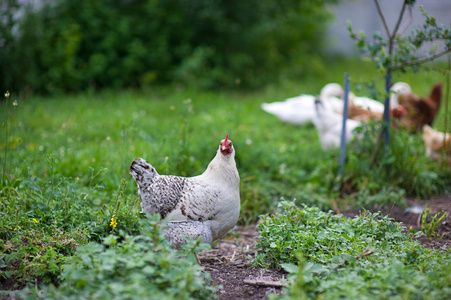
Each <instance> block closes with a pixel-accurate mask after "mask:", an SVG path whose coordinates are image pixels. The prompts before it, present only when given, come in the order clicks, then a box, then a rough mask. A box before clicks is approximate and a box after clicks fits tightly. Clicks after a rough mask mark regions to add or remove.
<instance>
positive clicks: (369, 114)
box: [348, 95, 407, 122]
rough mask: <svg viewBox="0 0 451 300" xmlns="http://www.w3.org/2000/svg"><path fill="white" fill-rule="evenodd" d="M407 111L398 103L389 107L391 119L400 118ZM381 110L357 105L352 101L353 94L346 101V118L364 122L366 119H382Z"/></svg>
mask: <svg viewBox="0 0 451 300" xmlns="http://www.w3.org/2000/svg"><path fill="white" fill-rule="evenodd" d="M405 113H407V110H406V109H405V107H404V106H402V105H399V106H396V107H393V108H392V109H390V116H391V118H392V119H400V118H401V117H402V115H404V114H405ZM383 115H384V114H383V112H379V111H371V110H369V109H366V108H363V107H361V106H358V105H356V104H355V103H354V100H353V96H352V95H351V97H349V102H348V119H352V120H356V121H360V122H365V121H368V120H374V119H378V120H382V117H383Z"/></svg>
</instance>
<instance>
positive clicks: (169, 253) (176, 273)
mask: <svg viewBox="0 0 451 300" xmlns="http://www.w3.org/2000/svg"><path fill="white" fill-rule="evenodd" d="M143 227H144V229H143V234H144V235H136V236H130V235H126V234H125V233H124V232H121V233H120V235H119V236H117V235H110V236H108V237H106V238H105V239H104V240H103V242H102V243H90V244H88V245H86V246H83V247H79V248H78V249H77V251H76V253H75V255H74V256H72V257H70V258H68V259H67V262H66V265H65V266H64V272H63V273H62V274H61V279H62V282H61V284H60V285H59V286H58V288H54V287H50V289H49V290H48V291H44V295H43V298H44V299H93V298H96V299H119V298H120V299H136V298H140V299H150V298H152V299H154V298H161V299H209V298H213V293H214V292H215V291H216V288H215V287H214V286H211V285H210V280H211V279H210V275H209V274H208V273H206V272H201V271H202V269H203V268H202V267H200V266H199V265H197V263H196V261H195V260H194V261H191V260H189V259H183V258H186V257H187V254H188V253H191V251H197V250H195V249H196V248H199V247H198V245H197V243H195V242H192V243H189V244H188V245H187V246H186V247H185V250H181V251H179V252H178V253H175V252H174V250H173V249H172V248H171V247H170V245H169V243H168V242H167V241H166V240H165V239H164V236H163V234H162V233H161V231H160V223H159V218H158V217H153V218H151V219H149V220H147V221H145V222H143ZM120 239H121V240H122V241H119V240H120ZM205 246H208V245H205V244H203V245H202V248H205ZM37 294H38V291H37V290H34V295H37ZM22 295H23V296H24V297H25V298H34V297H32V296H30V295H27V294H25V293H23V294H22Z"/></svg>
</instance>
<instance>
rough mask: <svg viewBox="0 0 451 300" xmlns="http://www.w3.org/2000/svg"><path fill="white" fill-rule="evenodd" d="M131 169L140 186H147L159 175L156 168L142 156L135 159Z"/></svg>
mask: <svg viewBox="0 0 451 300" xmlns="http://www.w3.org/2000/svg"><path fill="white" fill-rule="evenodd" d="M129 170H130V174H131V175H132V176H133V178H134V179H135V181H136V183H137V184H138V186H139V187H140V188H147V187H148V186H149V185H150V184H151V183H152V182H153V181H154V178H155V176H156V175H158V173H157V171H156V170H155V168H154V167H152V165H151V164H149V163H148V162H147V161H145V160H144V159H142V158H137V159H135V160H134V161H133V162H132V164H131V165H130V169H129Z"/></svg>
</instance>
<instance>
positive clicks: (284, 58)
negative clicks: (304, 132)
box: [0, 0, 336, 93]
mask: <svg viewBox="0 0 451 300" xmlns="http://www.w3.org/2000/svg"><path fill="white" fill-rule="evenodd" d="M10 2H12V3H13V4H15V5H10V6H7V7H6V12H5V19H6V17H7V16H8V14H9V15H11V14H12V11H13V10H14V9H15V8H16V6H17V1H14V0H10ZM328 2H336V0H324V1H313V0H308V1H293V0H284V1H278V2H274V1H255V0H254V1H201V0H198V1H180V0H167V1H107V0H101V1H90V0H82V1H79V0H60V1H57V2H56V3H55V2H53V1H48V2H44V3H45V4H46V5H43V7H42V8H39V9H38V8H36V7H34V8H33V7H29V8H28V9H27V10H26V13H25V14H24V16H23V17H22V18H20V20H18V21H16V22H17V23H18V24H19V29H18V35H17V39H15V40H14V39H13V38H12V37H11V35H9V36H8V39H7V41H8V43H7V44H5V45H4V47H2V46H0V48H1V50H2V52H4V53H5V55H6V57H8V61H4V63H5V65H6V66H5V67H4V68H3V70H2V74H1V76H2V78H7V80H6V81H4V82H2V83H1V85H0V89H10V90H14V91H20V90H23V89H24V88H29V89H31V90H33V91H36V92H44V93H52V92H58V91H79V90H85V89H87V88H95V89H96V88H105V87H108V88H119V87H130V86H146V85H149V84H152V83H155V82H158V83H161V82H168V81H176V82H182V83H184V84H187V85H192V84H195V85H198V86H201V87H219V86H220V87H224V86H228V87H235V86H236V85H244V86H259V85H260V84H261V83H262V82H265V81H268V80H270V79H271V80H273V79H275V78H277V75H276V74H278V73H279V71H281V70H282V69H283V68H284V67H287V66H289V65H291V64H294V63H297V64H298V65H302V63H306V62H309V61H310V60H311V59H312V57H313V58H314V57H315V56H316V57H317V56H318V53H319V52H318V49H319V48H320V45H321V43H322V42H323V39H322V38H321V37H322V36H324V35H323V34H322V33H323V32H324V30H325V28H326V24H327V20H328V19H329V18H330V15H329V13H328V12H327V10H325V9H324V6H325V4H326V3H328ZM8 20H9V23H6V24H2V25H0V26H2V31H5V32H6V31H11V30H12V28H13V27H14V25H15V24H13V23H14V19H11V18H10V19H8ZM0 45H2V44H1V43H0ZM8 66H9V67H8Z"/></svg>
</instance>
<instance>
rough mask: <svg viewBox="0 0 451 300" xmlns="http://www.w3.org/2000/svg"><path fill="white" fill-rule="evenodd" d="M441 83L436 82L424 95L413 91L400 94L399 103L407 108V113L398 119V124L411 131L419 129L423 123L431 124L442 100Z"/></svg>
mask: <svg viewBox="0 0 451 300" xmlns="http://www.w3.org/2000/svg"><path fill="white" fill-rule="evenodd" d="M442 85H443V84H442V83H441V82H439V83H437V84H436V85H435V86H434V87H433V88H432V90H431V92H430V93H429V95H428V96H426V97H420V96H417V95H415V94H413V93H410V94H406V95H400V96H399V104H401V105H403V106H404V107H405V108H406V109H407V113H406V114H404V115H403V116H401V117H400V119H399V122H400V124H401V125H402V126H403V127H405V128H407V129H409V130H411V131H420V130H421V129H422V128H423V126H424V125H432V123H433V122H434V119H435V117H436V116H437V112H438V110H439V108H440V103H441V101H442Z"/></svg>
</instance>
